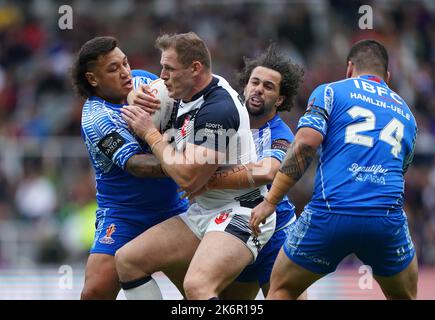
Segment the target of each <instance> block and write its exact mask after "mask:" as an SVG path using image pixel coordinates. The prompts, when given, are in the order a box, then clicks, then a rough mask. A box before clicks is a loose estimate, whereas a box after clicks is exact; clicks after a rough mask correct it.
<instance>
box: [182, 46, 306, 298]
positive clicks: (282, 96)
mask: <svg viewBox="0 0 435 320" xmlns="http://www.w3.org/2000/svg"><path fill="white" fill-rule="evenodd" d="M302 77H303V70H302V68H300V67H299V66H298V65H296V64H293V63H292V62H291V61H290V60H289V59H288V58H286V57H284V56H283V55H281V54H279V52H278V51H277V50H276V47H275V45H271V46H270V47H269V48H268V49H267V50H266V51H265V52H264V53H263V54H262V55H260V56H259V57H257V58H256V59H252V60H251V59H245V67H244V69H243V71H242V72H241V73H240V74H239V77H238V78H239V86H240V88H241V89H242V90H243V96H244V98H245V106H246V108H247V110H248V113H249V119H250V124H251V131H252V134H253V138H254V143H255V147H256V151H257V155H258V159H257V160H258V161H257V162H256V163H254V164H248V165H247V166H246V167H247V168H244V167H239V168H238V170H237V171H222V172H219V173H216V174H214V175H213V176H212V179H211V180H210V181H209V182H208V183H207V184H206V185H205V186H204V187H203V188H202V190H200V191H198V192H196V193H194V194H192V195H189V198H190V199H191V200H193V199H194V198H195V197H196V196H198V195H199V194H200V193H201V192H203V191H205V190H206V189H221V188H228V189H238V188H240V187H242V188H243V187H247V185H241V184H240V183H239V181H240V180H243V178H242V179H240V178H241V176H243V175H244V174H246V173H245V172H244V171H245V170H251V172H252V173H251V174H252V178H253V180H254V182H255V185H257V186H260V185H264V184H270V183H271V182H272V180H273V178H274V177H275V174H276V173H277V172H278V169H279V167H280V164H281V162H282V160H283V159H284V156H285V153H286V151H287V149H288V148H289V146H290V143H291V142H292V141H293V139H294V136H293V133H292V131H291V129H290V128H289V127H288V126H287V125H286V124H285V123H284V121H283V120H282V119H281V117H280V116H279V115H278V112H281V111H290V110H291V107H292V106H293V100H294V97H295V96H296V94H297V89H298V87H299V83H300V82H301V80H302ZM245 181H246V180H245ZM268 187H269V185H268ZM295 219H296V215H295V212H294V206H293V204H291V203H290V202H289V201H288V198H287V197H284V199H283V200H282V201H281V202H280V203H279V204H278V206H277V208H276V229H275V233H274V234H273V236H272V238H271V239H270V240H269V242H268V243H267V244H266V245H265V246H264V247H263V248H262V249H261V251H260V252H259V254H258V257H257V260H256V261H255V262H254V263H253V264H251V265H249V266H247V267H246V268H245V270H243V272H242V273H241V274H240V275H239V276H238V278H237V279H236V281H235V282H234V283H233V284H231V285H230V286H229V287H227V288H226V289H225V290H224V291H223V292H222V293H221V295H220V298H222V299H254V298H255V297H256V296H257V293H258V291H259V289H260V288H261V289H262V292H263V295H264V296H266V295H267V292H268V290H269V279H270V274H271V272H272V267H273V264H274V262H275V259H276V256H277V255H278V252H279V249H280V248H281V246H282V245H283V243H284V240H285V238H286V229H288V227H289V225H290V223H292V222H293V221H294V220H295Z"/></svg>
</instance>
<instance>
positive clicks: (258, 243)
mask: <svg viewBox="0 0 435 320" xmlns="http://www.w3.org/2000/svg"><path fill="white" fill-rule="evenodd" d="M252 242H253V243H254V245H255V247H256V248H257V250H258V251H260V250H261V244H260V241H259V240H258V239H257V237H255V236H254V237H253V238H252Z"/></svg>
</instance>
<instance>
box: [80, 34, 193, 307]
mask: <svg viewBox="0 0 435 320" xmlns="http://www.w3.org/2000/svg"><path fill="white" fill-rule="evenodd" d="M156 78H157V77H156V76H155V75H153V74H151V73H149V72H146V71H140V70H134V71H133V72H132V71H131V69H130V66H129V63H128V60H127V57H126V55H125V54H124V53H123V52H122V51H121V49H120V48H119V47H118V43H117V40H116V39H115V38H112V37H97V38H94V39H92V40H89V41H88V42H86V43H85V44H84V45H83V46H82V48H81V49H80V51H79V53H78V55H77V59H76V61H75V64H74V66H73V73H72V79H73V83H74V86H75V88H76V90H77V91H78V93H79V94H80V95H81V96H83V97H85V98H87V100H86V102H85V103H84V105H83V110H82V136H83V139H84V141H85V144H86V147H87V150H88V153H89V157H90V160H91V162H92V165H93V168H94V170H95V178H96V189H97V204H98V209H97V212H96V215H97V216H96V223H95V227H96V232H95V239H94V243H93V245H92V248H91V250H90V256H89V259H88V261H87V265H86V272H85V284H84V288H83V291H82V295H81V298H82V299H115V298H116V296H117V294H118V292H119V290H120V287H119V279H118V276H117V273H116V269H115V261H114V255H115V252H116V250H117V249H119V248H120V247H121V246H123V245H124V244H125V243H127V242H128V241H130V240H131V239H133V238H134V237H136V236H137V235H139V234H141V233H142V232H143V231H144V230H146V229H148V228H150V227H152V226H153V225H155V224H157V223H159V222H161V221H163V220H165V219H167V218H170V217H173V216H174V215H177V214H179V213H181V212H184V211H185V210H186V208H187V203H186V201H185V200H182V199H180V197H179V194H178V192H177V188H178V187H177V185H176V184H175V182H174V181H173V180H172V179H170V178H168V177H166V176H165V175H164V174H163V172H162V170H161V166H160V164H159V161H158V160H157V159H156V158H155V157H154V156H153V155H152V154H151V153H150V151H149V148H148V147H147V146H146V145H145V144H144V143H143V142H141V141H140V140H138V139H137V137H136V136H135V135H134V134H133V133H132V132H130V131H129V129H128V126H127V124H126V123H125V121H124V120H123V119H122V117H121V111H120V109H121V107H122V106H123V105H124V104H125V103H126V101H127V96H128V94H129V92H131V91H132V89H134V88H139V87H141V86H143V85H146V84H148V83H149V82H150V81H152V80H154V79H156ZM137 97H138V96H136V98H137ZM148 102H149V103H150V104H149V105H150V107H149V108H150V109H149V110H150V111H152V109H153V104H154V107H155V104H158V103H159V102H158V100H156V99H154V101H153V99H149V98H148Z"/></svg>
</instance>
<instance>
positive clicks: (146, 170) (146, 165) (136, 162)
mask: <svg viewBox="0 0 435 320" xmlns="http://www.w3.org/2000/svg"><path fill="white" fill-rule="evenodd" d="M125 170H126V171H127V172H128V173H130V174H132V175H134V176H135V177H140V178H144V177H146V178H162V177H166V175H165V173H164V172H163V170H162V167H161V165H160V161H159V160H158V159H157V158H156V157H155V156H153V155H151V154H135V155H133V156H132V157H130V159H128V161H127V163H126V166H125Z"/></svg>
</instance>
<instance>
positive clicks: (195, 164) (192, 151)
mask: <svg viewBox="0 0 435 320" xmlns="http://www.w3.org/2000/svg"><path fill="white" fill-rule="evenodd" d="M168 150H169V149H168ZM163 158H164V159H163V163H162V165H163V168H164V170H165V172H166V173H167V175H169V176H170V177H172V178H173V179H174V180H175V182H176V183H177V184H178V185H179V186H180V187H181V188H182V189H183V190H186V191H187V192H189V193H192V192H194V191H196V190H198V189H199V188H201V187H202V186H204V185H205V184H206V183H207V181H208V180H209V179H210V177H211V176H212V175H213V174H214V173H215V172H216V170H217V168H218V167H219V165H220V164H221V163H223V161H224V158H225V154H223V153H219V152H217V151H215V150H213V149H210V148H206V147H204V146H200V145H195V144H193V143H187V144H186V148H185V150H184V151H183V152H182V153H180V152H179V151H176V150H173V149H172V151H171V152H169V153H167V154H165V155H164V157H163Z"/></svg>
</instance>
